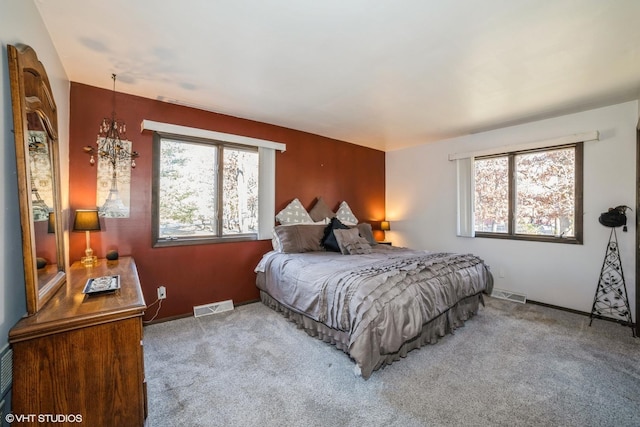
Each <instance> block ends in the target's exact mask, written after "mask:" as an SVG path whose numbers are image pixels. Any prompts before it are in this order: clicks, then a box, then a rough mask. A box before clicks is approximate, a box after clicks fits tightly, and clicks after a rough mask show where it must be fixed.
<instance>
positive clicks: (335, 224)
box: [322, 217, 349, 252]
mask: <svg viewBox="0 0 640 427" xmlns="http://www.w3.org/2000/svg"><path fill="white" fill-rule="evenodd" d="M348 229H349V227H347V226H346V225H344V224H343V223H341V222H340V220H339V219H338V218H335V217H334V218H331V222H330V223H329V225H327V226H326V228H325V229H324V237H323V238H322V246H323V247H324V249H325V250H327V251H332V252H340V247H339V246H338V242H337V241H336V236H335V235H334V234H333V230H348Z"/></svg>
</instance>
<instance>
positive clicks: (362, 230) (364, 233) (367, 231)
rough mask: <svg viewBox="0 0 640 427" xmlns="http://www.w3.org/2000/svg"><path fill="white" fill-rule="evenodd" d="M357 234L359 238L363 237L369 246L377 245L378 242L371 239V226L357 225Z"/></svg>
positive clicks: (364, 223) (367, 224)
mask: <svg viewBox="0 0 640 427" xmlns="http://www.w3.org/2000/svg"><path fill="white" fill-rule="evenodd" d="M357 227H358V233H359V234H360V237H364V238H365V239H366V240H367V242H368V243H369V244H370V245H377V244H378V242H377V241H376V239H375V238H374V237H373V229H372V228H371V224H369V223H366V222H361V223H360V224H358V225H357Z"/></svg>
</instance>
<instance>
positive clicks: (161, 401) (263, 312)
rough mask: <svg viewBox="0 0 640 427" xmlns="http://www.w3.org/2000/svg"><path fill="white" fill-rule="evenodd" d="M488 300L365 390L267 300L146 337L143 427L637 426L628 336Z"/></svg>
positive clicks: (638, 407)
mask: <svg viewBox="0 0 640 427" xmlns="http://www.w3.org/2000/svg"><path fill="white" fill-rule="evenodd" d="M486 299H487V307H485V308H483V307H481V308H480V311H479V313H478V315H477V316H475V317H473V318H472V319H470V320H469V321H467V323H466V324H465V326H464V327H463V328H460V329H458V330H456V332H455V335H449V336H446V337H444V338H442V339H441V340H440V341H439V342H438V343H437V344H435V345H430V346H426V347H423V348H421V349H419V350H414V351H412V352H411V353H409V355H408V356H407V357H406V358H404V359H402V360H400V361H398V362H396V363H394V364H392V365H389V366H387V367H385V368H384V369H382V370H379V371H376V372H374V373H373V375H372V376H371V378H370V379H369V380H367V381H365V380H363V379H362V378H360V377H356V376H354V374H353V366H354V365H353V362H352V361H351V360H350V359H349V357H348V356H347V355H346V354H344V353H343V352H342V351H340V350H337V349H336V348H335V347H333V346H331V345H329V344H326V343H324V342H322V341H319V340H317V339H315V338H312V337H309V336H308V335H307V334H306V333H305V332H304V331H302V330H299V329H296V327H295V325H294V324H292V323H290V322H288V321H287V320H286V319H284V318H283V317H282V316H281V315H279V314H277V313H275V312H273V311H272V310H270V309H269V308H267V307H265V306H263V305H262V304H261V303H255V304H249V305H245V306H241V307H237V308H236V309H235V310H234V311H233V312H229V313H223V314H219V315H212V316H207V317H201V318H198V319H195V318H186V319H181V320H176V321H171V322H165V323H160V324H156V325H151V326H148V327H146V328H145V370H146V377H147V384H148V398H149V418H148V420H147V426H148V427H160V426H178V425H181V426H191V427H196V426H581V427H582V426H618V427H619V426H636V427H637V426H640V339H638V338H632V336H631V329H630V328H628V327H623V326H620V325H618V324H615V323H612V322H606V321H602V320H594V323H593V326H591V327H589V326H588V324H589V319H588V318H587V317H584V316H580V315H576V314H572V313H567V312H563V311H559V310H555V309H551V308H547V307H541V306H536V305H530V304H527V305H522V304H517V303H512V302H507V301H502V300H496V299H491V298H486Z"/></svg>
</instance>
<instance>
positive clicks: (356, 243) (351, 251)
mask: <svg viewBox="0 0 640 427" xmlns="http://www.w3.org/2000/svg"><path fill="white" fill-rule="evenodd" d="M333 233H334V234H335V236H336V240H337V242H338V246H339V247H340V252H342V254H343V255H357V254H370V253H371V245H370V244H369V243H367V240H366V239H365V238H363V237H360V235H359V234H358V229H357V228H350V229H348V230H342V229H338V230H333Z"/></svg>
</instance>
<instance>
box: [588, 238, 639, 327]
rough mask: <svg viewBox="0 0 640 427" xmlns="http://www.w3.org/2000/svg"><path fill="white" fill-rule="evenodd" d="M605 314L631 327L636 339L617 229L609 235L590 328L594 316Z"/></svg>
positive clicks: (592, 309)
mask: <svg viewBox="0 0 640 427" xmlns="http://www.w3.org/2000/svg"><path fill="white" fill-rule="evenodd" d="M603 314H609V315H612V316H613V317H614V318H615V319H616V320H618V321H620V322H621V323H623V324H626V325H627V326H629V327H631V333H632V334H633V336H634V337H635V336H636V333H635V329H634V327H633V321H632V319H631V308H630V306H629V299H628V298H627V286H626V284H625V281H624V273H623V271H622V262H621V260H620V251H619V249H618V236H617V234H616V229H615V228H611V234H610V235H609V243H608V244H607V251H606V253H605V255H604V262H603V263H602V269H601V270H600V280H599V281H598V287H597V289H596V295H595V297H594V298H593V307H592V308H591V316H590V318H591V320H590V321H589V326H591V323H592V322H593V318H594V316H596V317H598V316H602V315H603Z"/></svg>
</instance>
